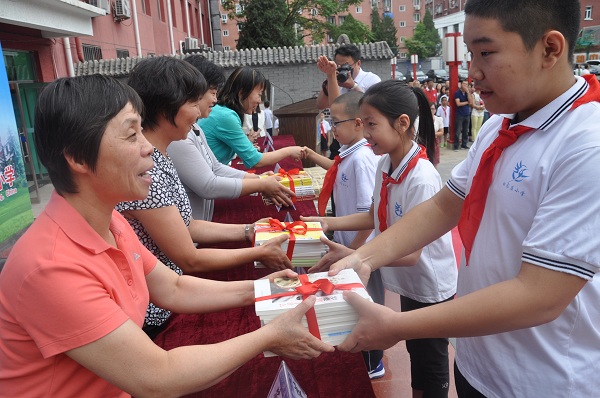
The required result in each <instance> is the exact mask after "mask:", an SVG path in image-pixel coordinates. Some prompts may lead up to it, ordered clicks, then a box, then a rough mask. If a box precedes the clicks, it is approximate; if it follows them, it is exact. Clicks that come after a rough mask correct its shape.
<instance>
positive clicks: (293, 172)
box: [277, 168, 300, 202]
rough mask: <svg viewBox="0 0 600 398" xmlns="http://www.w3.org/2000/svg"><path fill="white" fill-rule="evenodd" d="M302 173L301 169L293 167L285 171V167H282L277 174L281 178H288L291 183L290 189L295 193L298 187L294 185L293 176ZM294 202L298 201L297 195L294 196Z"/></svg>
mask: <svg viewBox="0 0 600 398" xmlns="http://www.w3.org/2000/svg"><path fill="white" fill-rule="evenodd" d="M299 174H300V169H291V170H290V171H285V170H284V169H283V168H280V169H279V171H278V172H277V175H278V176H279V177H281V178H287V180H288V181H289V183H290V190H291V191H292V192H293V193H294V194H295V193H296V187H295V186H294V178H293V177H292V176H297V175H299ZM292 202H296V196H292Z"/></svg>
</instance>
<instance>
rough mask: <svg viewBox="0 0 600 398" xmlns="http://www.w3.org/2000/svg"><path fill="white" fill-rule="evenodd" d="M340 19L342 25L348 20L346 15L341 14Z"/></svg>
mask: <svg viewBox="0 0 600 398" xmlns="http://www.w3.org/2000/svg"><path fill="white" fill-rule="evenodd" d="M339 19H340V25H342V24H343V23H344V21H345V20H346V16H345V15H340V16H339Z"/></svg>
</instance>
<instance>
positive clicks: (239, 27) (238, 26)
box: [237, 23, 242, 32]
mask: <svg viewBox="0 0 600 398" xmlns="http://www.w3.org/2000/svg"><path fill="white" fill-rule="evenodd" d="M237 28H238V32H239V31H240V30H242V27H241V26H240V24H239V23H238V24H237Z"/></svg>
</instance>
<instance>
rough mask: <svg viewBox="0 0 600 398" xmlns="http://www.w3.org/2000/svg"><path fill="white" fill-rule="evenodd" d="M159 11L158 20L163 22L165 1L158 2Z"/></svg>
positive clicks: (158, 0) (159, 0)
mask: <svg viewBox="0 0 600 398" xmlns="http://www.w3.org/2000/svg"><path fill="white" fill-rule="evenodd" d="M156 5H157V7H156V8H157V10H158V19H160V20H161V21H163V22H166V21H165V4H164V0H156Z"/></svg>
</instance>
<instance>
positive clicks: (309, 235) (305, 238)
mask: <svg viewBox="0 0 600 398" xmlns="http://www.w3.org/2000/svg"><path fill="white" fill-rule="evenodd" d="M290 230H291V231H290ZM290 232H291V233H290ZM280 235H289V236H290V239H288V240H286V241H285V242H283V243H282V245H281V249H282V250H283V251H284V252H286V253H287V255H288V258H289V259H290V260H291V262H292V265H293V266H294V267H304V268H310V267H312V266H313V265H315V264H316V263H317V262H319V260H320V259H321V257H323V256H324V255H325V254H327V251H328V250H329V248H328V246H327V245H326V244H325V243H323V242H321V237H322V236H325V234H324V233H323V228H321V223H320V222H306V223H305V222H302V221H296V222H295V223H290V222H280V221H278V220H271V221H270V223H256V225H255V227H254V246H260V245H262V244H263V243H265V242H266V241H268V240H269V239H272V238H276V237H278V236H280ZM254 266H255V267H256V268H264V267H265V266H264V265H263V263H261V262H260V261H255V262H254Z"/></svg>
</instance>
